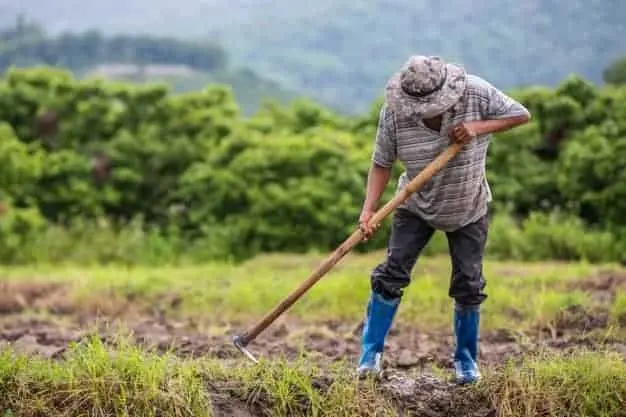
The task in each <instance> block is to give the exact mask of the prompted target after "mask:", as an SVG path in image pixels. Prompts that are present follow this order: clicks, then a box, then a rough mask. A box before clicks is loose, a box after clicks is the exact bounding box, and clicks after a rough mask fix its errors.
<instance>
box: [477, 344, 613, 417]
mask: <svg viewBox="0 0 626 417" xmlns="http://www.w3.org/2000/svg"><path fill="white" fill-rule="evenodd" d="M477 389H478V390H479V392H480V393H481V394H482V396H483V397H484V398H487V399H488V401H490V402H491V403H492V404H493V405H494V406H495V408H496V409H497V410H498V414H497V415H498V416H502V417H504V416H507V417H531V416H532V417H535V416H580V417H623V416H626V408H624V404H625V402H626V363H625V362H624V360H623V358H622V357H621V356H620V355H619V354H616V353H612V352H588V351H578V352H576V353H574V354H571V355H566V354H554V353H552V354H546V355H540V356H536V357H532V358H527V359H525V360H524V361H522V363H521V364H518V363H517V364H516V363H513V362H511V363H509V364H507V365H506V366H504V367H502V368H501V369H498V370H496V371H495V372H489V373H488V375H487V378H486V379H485V381H484V382H483V383H481V384H480V385H479V386H478V388H477Z"/></svg>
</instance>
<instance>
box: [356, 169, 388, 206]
mask: <svg viewBox="0 0 626 417" xmlns="http://www.w3.org/2000/svg"><path fill="white" fill-rule="evenodd" d="M389 178H391V168H383V167H381V166H378V165H376V164H375V163H373V164H372V166H371V168H370V171H369V174H368V176H367V192H366V196H365V201H364V203H363V210H369V211H375V210H376V207H377V205H378V201H379V200H380V197H381V196H382V194H383V192H384V191H385V187H386V186H387V183H388V182H389Z"/></svg>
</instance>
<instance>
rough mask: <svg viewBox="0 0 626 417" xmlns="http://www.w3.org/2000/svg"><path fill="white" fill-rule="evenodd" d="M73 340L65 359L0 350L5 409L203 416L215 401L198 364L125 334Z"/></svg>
mask: <svg viewBox="0 0 626 417" xmlns="http://www.w3.org/2000/svg"><path fill="white" fill-rule="evenodd" d="M116 344H117V347H116V349H115V350H110V349H108V348H107V346H105V344H104V343H103V342H102V341H101V340H100V339H99V338H98V337H91V338H89V340H88V341H87V342H86V343H81V344H75V345H72V346H71V347H70V348H69V350H68V352H67V357H66V358H65V359H64V360H62V361H58V362H57V361H52V360H46V359H41V358H37V357H27V356H24V355H20V354H17V353H15V352H13V351H11V350H5V351H3V352H2V353H0V410H3V411H5V410H6V411H8V412H10V413H12V414H14V415H19V416H61V417H62V416H68V417H69V416H77V415H91V416H116V417H117V416H150V417H152V416H155V417H156V416H164V415H167V416H176V417H183V416H199V415H205V416H206V415H209V413H210V402H209V398H208V395H207V394H206V391H205V389H204V387H203V384H202V379H201V377H200V374H199V373H198V371H197V369H196V368H195V367H193V366H191V365H190V364H189V363H187V362H185V361H183V360H181V359H177V358H175V357H173V356H168V355H164V356H158V355H153V354H149V353H147V352H145V351H142V350H141V349H140V348H138V347H135V346H133V345H131V344H130V343H128V342H126V341H125V340H124V339H122V338H120V340H118V341H117V343H116Z"/></svg>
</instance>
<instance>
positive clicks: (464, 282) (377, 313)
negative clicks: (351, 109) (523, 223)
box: [357, 56, 530, 383]
mask: <svg viewBox="0 0 626 417" xmlns="http://www.w3.org/2000/svg"><path fill="white" fill-rule="evenodd" d="M529 119H530V113H529V112H528V110H527V109H526V108H525V107H524V106H522V105H521V104H520V103H518V102H517V101H515V100H513V99H512V98H511V97H508V96H507V95H505V94H504V93H503V92H501V91H499V90H498V89H497V88H495V87H494V86H492V85H491V84H490V83H488V82H487V81H485V80H483V79H481V78H480V77H477V76H475V75H471V74H468V73H466V71H465V70H464V69H463V68H461V67H459V66H456V65H453V64H450V63H447V62H445V61H444V60H443V59H441V58H439V57H427V56H413V57H411V58H410V59H409V60H408V62H407V63H406V64H405V65H404V66H403V68H402V69H401V71H399V72H398V73H396V74H395V75H393V76H392V77H391V79H390V80H389V81H388V83H387V86H386V93H385V103H384V105H383V106H382V108H381V111H380V118H379V122H378V132H377V135H376V140H375V146H374V150H373V155H372V165H371V167H370V171H369V175H368V180H367V191H366V198H365V201H364V203H363V208H362V212H361V216H360V218H359V224H360V228H361V230H362V232H363V234H364V240H368V239H369V238H370V237H371V236H372V234H373V233H375V232H376V230H378V228H379V226H380V225H373V226H372V227H370V225H368V222H369V220H370V218H371V217H372V215H373V214H374V212H375V211H376V209H377V206H378V202H379V199H380V197H381V195H382V193H383V190H384V189H385V186H386V185H387V183H388V181H389V179H390V175H391V166H392V164H393V163H394V161H396V160H400V161H401V162H402V164H403V166H404V169H405V172H404V173H403V174H402V175H401V176H400V178H399V180H398V184H397V187H398V188H397V189H398V190H400V189H401V188H402V187H404V186H405V185H406V184H407V183H408V182H409V181H410V180H411V179H412V178H413V177H414V176H415V175H417V174H418V173H419V172H420V171H421V170H422V169H424V168H425V167H426V165H427V164H428V163H429V162H431V161H432V160H433V159H434V158H435V157H436V156H437V155H438V154H440V153H441V152H442V151H443V150H444V149H445V148H446V147H447V146H448V145H450V142H451V141H456V142H458V143H462V144H464V147H463V149H462V150H461V151H460V152H459V153H458V154H457V156H455V157H454V158H453V159H452V160H451V161H450V162H449V163H448V164H447V166H446V167H444V168H443V169H442V170H441V171H440V172H439V173H437V174H436V175H435V176H434V177H433V178H432V179H431V180H430V181H429V182H428V183H426V184H425V185H424V187H422V188H421V189H420V190H418V191H417V192H416V193H414V194H413V195H412V196H411V197H410V198H409V199H408V200H407V201H406V202H405V203H403V204H402V205H401V206H399V207H398V209H397V210H396V211H395V213H394V216H393V221H392V229H391V236H390V238H389V242H388V250H387V254H386V258H385V259H384V260H383V262H382V263H380V264H379V265H378V266H377V267H376V268H374V270H373V271H372V274H371V293H370V297H369V302H368V304H367V308H366V317H365V322H364V328H363V335H362V340H361V354H360V358H359V364H358V368H357V371H358V373H359V375H360V376H366V375H368V374H371V373H373V374H374V375H377V374H378V373H379V372H380V371H381V359H382V352H383V346H384V344H385V338H386V336H387V332H388V330H389V328H390V326H391V324H392V321H393V319H394V316H395V313H396V310H397V308H398V305H399V303H400V300H401V298H402V296H403V292H404V289H405V288H406V287H407V286H408V285H409V282H410V278H411V272H412V269H413V267H414V265H415V263H416V261H417V258H418V257H419V255H420V253H421V251H422V249H424V247H425V246H426V244H427V243H428V241H429V240H430V238H431V237H432V235H433V233H434V231H435V230H441V231H443V232H445V233H446V236H447V239H448V245H449V250H450V257H451V262H452V276H451V280H450V284H449V292H448V295H449V296H450V297H451V298H452V299H453V300H454V310H453V311H454V333H455V344H456V349H455V351H454V364H455V370H456V377H457V381H458V382H459V383H470V382H475V381H477V380H478V378H480V372H479V369H478V366H477V360H476V357H477V352H478V333H479V316H480V306H481V304H482V303H483V302H484V301H485V299H486V298H487V295H486V294H485V292H484V289H485V278H484V276H483V271H482V262H483V254H484V251H485V243H486V239H487V229H488V219H487V204H488V202H489V201H491V193H490V190H489V186H488V184H487V180H486V178H485V159H486V154H487V146H488V143H489V140H490V136H491V135H490V134H491V133H494V132H502V131H505V130H508V129H511V128H513V127H515V126H519V125H521V124H524V123H527V122H528V121H529ZM424 308H428V306H424Z"/></svg>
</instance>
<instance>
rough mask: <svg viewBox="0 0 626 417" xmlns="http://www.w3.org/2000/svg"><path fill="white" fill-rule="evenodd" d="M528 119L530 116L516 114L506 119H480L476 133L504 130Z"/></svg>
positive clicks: (483, 133)
mask: <svg viewBox="0 0 626 417" xmlns="http://www.w3.org/2000/svg"><path fill="white" fill-rule="evenodd" d="M529 120H530V118H529V117H528V116H516V117H510V118H508V119H492V120H481V121H480V122H479V123H477V126H476V133H477V134H478V135H486V134H489V133H499V132H504V131H505V130H509V129H512V128H514V127H516V126H519V125H522V124H524V123H527V122H528V121H529Z"/></svg>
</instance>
